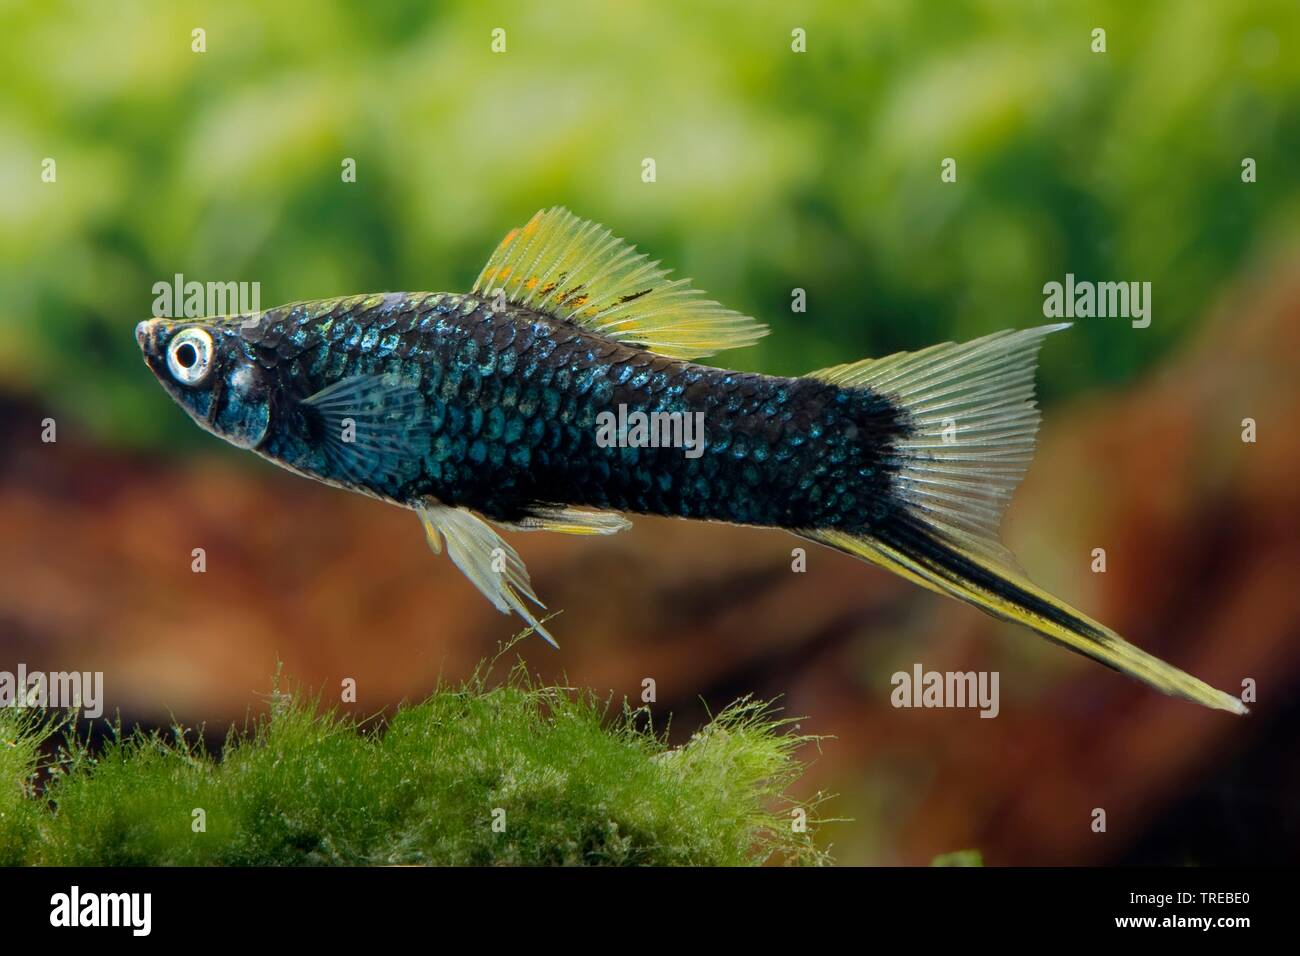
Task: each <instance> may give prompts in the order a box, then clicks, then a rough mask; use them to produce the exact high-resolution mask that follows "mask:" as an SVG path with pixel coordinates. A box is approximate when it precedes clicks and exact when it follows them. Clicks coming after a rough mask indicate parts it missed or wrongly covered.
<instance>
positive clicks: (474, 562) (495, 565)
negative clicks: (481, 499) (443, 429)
mask: <svg viewBox="0 0 1300 956" xmlns="http://www.w3.org/2000/svg"><path fill="white" fill-rule="evenodd" d="M413 507H414V509H415V513H416V514H418V515H419V516H420V522H421V524H423V525H424V534H425V537H426V538H427V539H428V542H429V547H430V548H432V549H433V551H434V553H435V554H440V553H441V552H442V541H443V539H446V541H447V554H448V555H449V556H450V557H451V560H452V562H453V563H454V564H455V565H456V567H458V568H460V569H461V571H462V572H463V573H464V574H465V577H467V578H469V579H470V581H471V582H473V584H474V586H475V587H476V588H478V589H479V590H480V591H482V592H483V595H484V596H485V597H486V598H487V599H488V600H489V601H491V602H492V605H493V606H494V607H495V608H496V609H497V610H498V611H500V612H501V613H502V614H509V613H510V612H511V611H514V612H515V613H516V614H518V615H519V616H520V617H522V618H523V619H524V620H525V621H527V622H528V624H529V625H530V626H531V627H532V629H533V630H534V631H536V632H537V633H538V634H539V635H540V636H541V637H542V638H543V639H544V640H545V641H546V643H548V644H550V645H551V646H552V647H556V648H558V647H559V645H558V644H556V643H555V639H554V638H553V637H551V635H550V633H549V632H548V631H547V630H546V628H545V627H543V626H542V624H541V622H539V621H538V620H537V618H536V617H534V616H533V614H532V612H531V611H529V610H528V606H527V605H526V604H525V603H524V600H523V599H524V598H525V597H526V598H528V600H530V601H532V602H533V603H534V604H536V605H537V606H538V607H540V608H543V609H544V608H545V605H544V604H542V602H541V601H539V600H538V598H537V595H536V594H534V593H533V586H532V584H531V583H529V580H528V569H527V568H525V567H524V562H523V561H522V560H521V559H520V557H519V555H518V554H517V553H515V549H514V548H512V547H510V545H509V544H507V543H506V541H505V540H504V539H503V538H502V537H501V536H500V535H499V534H497V533H496V531H494V530H493V529H492V526H491V525H489V524H488V523H487V522H486V521H484V520H483V519H482V518H480V517H478V516H477V515H475V514H474V513H473V512H471V511H467V510H466V509H464V508H452V507H449V506H447V505H444V504H442V503H441V502H437V501H434V500H432V499H428V498H426V499H423V500H421V501H419V502H416V503H415V504H414V505H413Z"/></svg>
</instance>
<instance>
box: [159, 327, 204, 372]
mask: <svg viewBox="0 0 1300 956" xmlns="http://www.w3.org/2000/svg"><path fill="white" fill-rule="evenodd" d="M211 366H212V336H211V335H209V334H208V333H207V330H205V329H200V328H190V329H185V330H184V331H182V332H180V333H178V334H177V336H176V337H175V338H174V339H172V341H171V344H170V345H168V346H167V369H168V371H170V372H171V373H172V378H174V379H176V381H178V382H180V383H181V384H182V385H198V384H199V383H200V382H202V381H203V380H204V379H205V378H207V377H208V370H209V369H210V368H211Z"/></svg>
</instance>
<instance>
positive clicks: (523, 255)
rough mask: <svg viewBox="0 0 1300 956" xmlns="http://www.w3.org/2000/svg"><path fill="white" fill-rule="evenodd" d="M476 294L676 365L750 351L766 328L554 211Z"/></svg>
mask: <svg viewBox="0 0 1300 956" xmlns="http://www.w3.org/2000/svg"><path fill="white" fill-rule="evenodd" d="M473 291H474V292H475V294H477V295H481V296H484V297H492V296H495V295H497V294H498V293H502V294H504V296H505V298H506V300H507V301H508V302H512V303H514V304H515V305H518V306H523V307H525V308H528V309H533V310H535V311H538V312H545V313H547V314H548V315H553V316H556V317H557V318H560V319H565V320H567V321H570V322H574V323H576V324H578V325H581V326H583V327H584V328H586V329H588V330H590V331H592V332H596V333H598V334H600V335H605V336H608V337H609V338H612V339H616V340H618V341H620V342H626V343H627V344H629V345H637V346H639V347H641V348H644V349H649V350H650V351H652V352H658V353H659V354H660V355H667V356H670V357H672V358H698V357H701V356H705V355H712V354H713V353H714V352H720V351H723V350H724V349H734V348H740V347H741V346H745V345H753V344H754V342H756V341H758V339H760V338H762V337H763V336H764V335H766V334H767V331H768V329H767V326H765V325H763V324H761V323H759V322H756V321H755V320H754V319H752V318H750V317H749V316H747V315H741V314H740V313H739V312H734V311H732V310H731V309H727V308H724V307H723V306H721V305H719V304H718V303H717V302H714V301H713V300H711V299H707V298H705V297H704V295H703V293H701V292H700V290H698V289H693V288H691V284H690V280H688V279H669V278H668V270H667V269H661V268H660V267H659V263H658V262H652V261H651V260H650V257H649V256H647V255H644V254H643V253H638V252H637V251H636V247H635V246H633V245H631V244H630V243H628V242H625V241H624V240H622V239H619V238H618V237H617V236H614V235H612V234H611V233H610V231H609V230H608V229H606V228H604V227H603V226H601V225H599V224H598V223H594V222H590V221H588V220H585V219H579V218H578V217H577V216H575V215H574V214H573V213H571V212H569V211H568V210H567V209H564V208H562V207H559V206H556V207H554V208H551V209H547V210H542V211H539V212H538V213H537V214H536V215H535V216H533V218H532V219H530V220H528V222H527V224H526V225H523V226H521V227H519V228H518V229H512V230H510V232H509V233H508V234H507V235H506V237H505V238H504V239H503V240H501V244H500V245H499V246H497V248H496V251H495V252H493V253H492V258H490V259H489V260H488V263H487V265H486V266H484V267H483V271H482V272H481V273H479V277H478V279H477V280H476V281H475V283H474V290H473Z"/></svg>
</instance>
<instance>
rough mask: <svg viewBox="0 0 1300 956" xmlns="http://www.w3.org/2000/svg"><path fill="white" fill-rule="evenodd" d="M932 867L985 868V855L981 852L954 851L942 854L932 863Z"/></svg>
mask: <svg viewBox="0 0 1300 956" xmlns="http://www.w3.org/2000/svg"><path fill="white" fill-rule="evenodd" d="M930 865H931V866H983V865H984V855H983V854H982V853H980V851H979V850H954V851H953V852H951V853H940V854H939V855H938V856H936V857H935V858H934V859H933V860H931V861H930Z"/></svg>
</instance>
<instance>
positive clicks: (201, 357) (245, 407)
mask: <svg viewBox="0 0 1300 956" xmlns="http://www.w3.org/2000/svg"><path fill="white" fill-rule="evenodd" d="M135 338H136V341H137V342H138V343H139V344H140V351H141V352H142V353H144V361H145V364H146V365H148V366H149V368H150V370H151V371H152V372H153V374H154V377H155V378H157V379H158V382H159V384H161V385H162V387H163V388H164V389H165V390H166V392H167V394H168V395H170V396H171V397H172V398H173V399H175V400H176V403H177V404H178V405H180V406H181V408H183V409H185V411H186V412H188V413H189V416H190V417H191V418H193V419H194V421H195V422H197V423H198V424H199V425H200V427H202V428H204V429H206V430H207V431H210V432H212V433H213V434H214V435H217V436H218V437H220V438H224V439H225V440H226V441H228V442H230V443H231V444H233V445H237V446H239V447H240V448H256V447H257V446H258V445H259V444H261V442H262V441H263V439H264V438H265V437H266V433H267V429H268V428H269V427H270V423H271V402H272V398H273V394H274V388H273V385H272V382H271V380H270V377H269V374H270V373H268V372H267V371H266V370H265V369H263V368H262V367H261V366H260V365H258V364H257V362H255V361H254V360H253V359H252V358H251V356H250V355H249V354H248V352H247V351H246V349H245V348H244V345H243V341H242V339H241V338H240V326H239V320H238V319H231V318H227V317H221V318H212V319H157V318H155V319H146V320H145V321H143V322H141V323H140V324H139V325H137V326H136V327H135Z"/></svg>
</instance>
